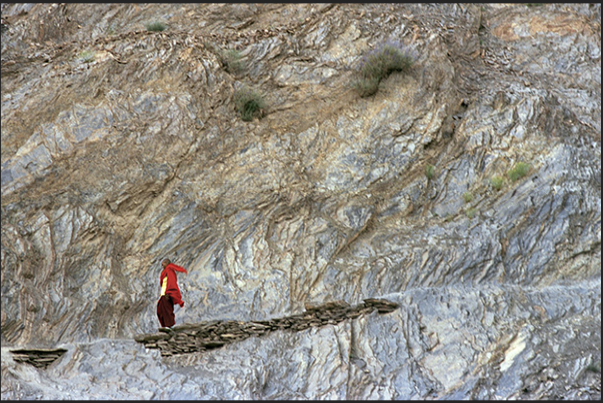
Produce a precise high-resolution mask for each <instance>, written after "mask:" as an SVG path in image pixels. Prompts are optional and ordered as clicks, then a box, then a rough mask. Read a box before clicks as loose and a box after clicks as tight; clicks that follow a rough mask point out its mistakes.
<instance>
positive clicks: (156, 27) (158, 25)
mask: <svg viewBox="0 0 603 403" xmlns="http://www.w3.org/2000/svg"><path fill="white" fill-rule="evenodd" d="M145 28H146V29H147V31H150V32H161V31H165V29H166V28H167V26H166V25H165V24H164V23H163V22H159V21H155V22H150V23H148V24H146V25H145Z"/></svg>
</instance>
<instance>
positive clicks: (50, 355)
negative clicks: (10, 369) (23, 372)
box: [9, 348, 67, 368]
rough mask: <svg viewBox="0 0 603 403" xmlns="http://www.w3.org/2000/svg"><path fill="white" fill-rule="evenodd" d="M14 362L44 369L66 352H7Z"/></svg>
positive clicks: (49, 350)
mask: <svg viewBox="0 0 603 403" xmlns="http://www.w3.org/2000/svg"><path fill="white" fill-rule="evenodd" d="M9 351H10V352H11V353H12V354H13V359H14V360H15V362H19V363H26V364H29V365H33V366H34V367H36V368H46V367H47V366H49V365H50V364H52V363H53V362H55V361H56V360H57V359H58V358H60V357H61V356H62V355H63V354H65V353H66V352H67V350H66V349H64V348H52V349H45V348H39V349H18V350H9Z"/></svg>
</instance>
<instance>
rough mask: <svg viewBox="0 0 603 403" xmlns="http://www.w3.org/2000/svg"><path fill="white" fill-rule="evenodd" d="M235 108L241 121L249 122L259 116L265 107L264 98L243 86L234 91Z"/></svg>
mask: <svg viewBox="0 0 603 403" xmlns="http://www.w3.org/2000/svg"><path fill="white" fill-rule="evenodd" d="M233 100H234V103H235V108H236V110H237V112H239V114H240V115H241V119H243V120H244V121H246V122H249V121H251V120H252V119H253V117H254V116H258V115H260V114H261V110H262V109H264V107H265V106H266V102H265V101H264V96H263V95H262V94H261V93H260V92H258V91H256V90H254V89H252V88H249V87H247V86H243V87H241V88H240V89H238V90H236V91H235V92H234V95H233Z"/></svg>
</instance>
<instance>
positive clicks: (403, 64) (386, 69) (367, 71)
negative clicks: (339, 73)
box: [353, 42, 414, 97]
mask: <svg viewBox="0 0 603 403" xmlns="http://www.w3.org/2000/svg"><path fill="white" fill-rule="evenodd" d="M413 62H414V56H413V55H412V54H411V51H410V49H409V48H407V47H406V46H404V45H402V44H401V43H398V42H385V43H383V44H381V45H379V46H378V47H377V48H376V49H374V50H372V51H370V52H369V53H367V54H366V55H365V56H364V57H363V58H362V61H361V62H360V66H359V69H358V78H357V79H356V80H355V81H353V86H354V88H355V89H356V91H357V92H358V93H359V94H360V96H361V97H368V96H370V95H373V94H375V93H376V92H377V91H378V90H379V83H380V82H381V80H383V79H384V78H387V76H389V75H390V74H391V73H393V72H404V71H407V70H408V69H409V68H410V67H411V66H412V63H413Z"/></svg>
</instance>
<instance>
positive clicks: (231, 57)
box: [219, 49, 245, 74]
mask: <svg viewBox="0 0 603 403" xmlns="http://www.w3.org/2000/svg"><path fill="white" fill-rule="evenodd" d="M219 55H220V59H221V61H222V64H223V65H224V68H225V69H226V71H228V72H229V73H233V74H239V73H241V72H242V71H243V69H244V68H245V65H244V63H243V61H242V60H241V52H239V51H238V50H236V49H227V50H222V51H220V53H219Z"/></svg>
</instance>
